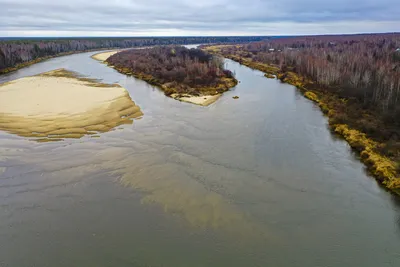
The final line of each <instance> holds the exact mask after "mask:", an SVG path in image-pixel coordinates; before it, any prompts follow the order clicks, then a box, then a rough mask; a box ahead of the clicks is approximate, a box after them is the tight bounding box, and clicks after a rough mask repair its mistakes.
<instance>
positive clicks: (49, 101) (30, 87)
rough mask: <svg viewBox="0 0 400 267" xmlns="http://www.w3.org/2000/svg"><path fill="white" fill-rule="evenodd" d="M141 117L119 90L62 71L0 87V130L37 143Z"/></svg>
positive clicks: (106, 128)
mask: <svg viewBox="0 0 400 267" xmlns="http://www.w3.org/2000/svg"><path fill="white" fill-rule="evenodd" d="M142 115H143V114H142V113H141V111H140V108H139V107H138V106H136V105H135V103H134V102H133V101H132V100H131V98H130V96H129V94H128V92H127V91H126V90H125V89H124V88H122V87H121V86H119V85H117V84H103V83H99V82H97V81H95V80H91V79H87V78H79V77H78V76H77V74H75V73H73V72H69V71H66V70H64V69H59V70H55V71H51V72H46V73H42V74H39V75H36V76H31V77H25V78H21V79H17V80H14V81H11V82H8V83H5V84H0V129H2V130H6V131H8V132H11V133H15V134H18V135H21V136H29V137H40V138H42V139H38V140H40V141H46V140H50V141H51V140H59V139H62V138H68V137H71V138H80V137H82V136H84V135H86V134H95V133H98V132H105V131H109V130H111V129H112V128H114V127H115V126H117V125H120V124H126V123H132V120H131V118H136V117H140V116H142Z"/></svg>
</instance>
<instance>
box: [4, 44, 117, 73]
mask: <svg viewBox="0 0 400 267" xmlns="http://www.w3.org/2000/svg"><path fill="white" fill-rule="evenodd" d="M112 49H116V48H104V49H90V50H84V51H71V52H63V53H60V54H56V55H53V56H46V57H40V58H36V59H34V60H30V61H27V62H24V63H19V64H17V65H16V66H14V67H10V68H5V69H1V70H0V75H4V74H8V73H12V72H15V71H17V70H20V69H23V68H26V67H29V66H31V65H33V64H36V63H40V62H43V61H46V60H49V59H52V58H57V57H63V56H69V55H74V54H82V53H88V52H95V51H106V50H112Z"/></svg>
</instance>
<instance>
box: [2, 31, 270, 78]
mask: <svg viewBox="0 0 400 267" xmlns="http://www.w3.org/2000/svg"><path fill="white" fill-rule="evenodd" d="M262 39H264V37H159V38H156V37H152V38H150V37H149V38H74V39H69V38H57V39H37V38H35V39H20V40H14V39H12V40H3V41H0V73H1V72H2V70H5V69H7V68H12V67H15V66H16V65H18V64H23V63H25V62H29V61H34V60H36V59H39V58H43V57H49V56H50V57H51V56H56V55H59V54H63V53H69V52H79V51H87V50H94V49H105V48H129V47H143V46H154V45H170V44H197V43H240V42H247V41H257V40H262Z"/></svg>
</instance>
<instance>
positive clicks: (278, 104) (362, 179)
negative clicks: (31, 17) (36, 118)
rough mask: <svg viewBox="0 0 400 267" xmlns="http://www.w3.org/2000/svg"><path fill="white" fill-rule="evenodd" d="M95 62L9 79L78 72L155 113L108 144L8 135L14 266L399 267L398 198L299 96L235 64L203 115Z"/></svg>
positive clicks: (0, 136) (0, 137) (2, 150)
mask: <svg viewBox="0 0 400 267" xmlns="http://www.w3.org/2000/svg"><path fill="white" fill-rule="evenodd" d="M92 54H94V52H92V53H84V54H76V55H70V56H65V57H59V58H54V59H51V60H48V61H46V62H42V63H39V64H36V65H33V66H30V67H28V68H25V69H21V70H19V71H17V72H15V73H12V74H8V75H3V76H0V83H3V82H7V81H10V80H14V79H17V78H21V77H25V76H30V75H34V74H38V73H42V72H46V71H50V70H53V69H58V68H66V69H68V70H72V71H76V72H79V73H81V74H83V75H85V76H87V77H90V78H96V79H100V80H101V81H102V82H106V83H114V82H116V83H119V84H120V85H121V86H123V87H125V88H126V89H127V90H128V91H129V94H130V96H131V98H132V99H133V100H134V101H135V103H136V104H137V105H138V106H139V107H140V108H141V110H142V112H143V114H144V115H143V116H142V117H141V118H139V119H135V120H134V121H133V123H132V124H125V125H121V126H118V127H117V128H115V129H114V130H112V131H109V132H106V133H102V134H100V137H98V138H92V137H90V136H85V137H83V138H81V139H66V140H64V141H58V142H50V143H38V142H35V141H33V140H32V139H30V138H24V137H20V136H17V135H13V134H10V133H7V132H2V131H0V266H1V267H47V266H48V267H55V266H57V267H64V266H65V267H71V266H85V267H91V266H93V267H106V266H107V267H108V266H110V267H111V266H112V267H128V266H129V267H131V266H132V267H136V266H137V267H142V266H143V267H144V266H146V267H150V266H151V267H159V266H163V267H180V266H182V267H202V266H204V267H214V266H215V267H225V266H226V267H236V266H243V267H251V266H299V267H300V266H302V267H303V266H332V267H333V266H334V267H336V266H338V267H339V266H340V267H344V266H363V267H365V266H371V267H377V266H379V267H384V266H400V200H399V198H396V197H395V196H392V195H391V194H389V193H388V192H386V191H385V190H383V189H382V188H381V187H380V186H379V185H377V183H376V182H375V180H374V179H373V178H371V177H369V176H368V175H367V174H366V172H365V170H364V167H363V165H362V164H361V163H360V162H359V161H358V160H357V158H356V156H355V155H354V154H353V153H352V152H351V150H350V148H349V146H348V145H347V143H346V142H344V141H342V140H340V139H338V138H336V137H335V136H333V135H332V134H331V133H330V131H329V129H328V127H327V119H326V118H325V117H324V116H323V115H322V113H321V112H320V110H319V108H318V107H317V106H315V105H314V104H313V103H312V102H311V101H309V100H307V99H305V98H304V97H302V96H301V95H300V94H299V93H298V92H297V91H296V89H295V88H294V87H293V86H290V85H287V84H282V83H280V82H279V81H277V80H271V79H267V78H265V77H263V74H262V73H261V72H258V71H254V70H251V69H249V68H247V67H245V66H240V65H239V64H238V63H235V62H233V61H230V60H227V61H226V66H227V68H228V69H230V70H232V71H234V72H235V73H236V77H237V79H238V80H239V81H240V83H239V84H238V86H237V87H236V88H234V89H232V90H231V91H229V92H227V93H225V94H224V95H223V96H222V97H221V98H220V99H219V100H218V101H217V102H216V103H214V104H212V105H211V106H208V107H201V106H196V105H192V104H188V103H181V102H179V101H176V100H173V99H171V98H167V97H165V96H164V94H163V93H162V92H160V90H158V89H157V88H154V87H152V86H150V85H148V84H146V83H145V82H142V81H139V80H136V79H135V78H132V77H127V76H125V75H123V74H120V73H118V72H116V71H115V70H114V69H111V68H109V67H107V66H106V65H104V64H101V63H99V62H98V61H95V60H93V59H91V58H90V55H92ZM235 95H237V96H239V99H237V100H234V99H232V97H233V96H235Z"/></svg>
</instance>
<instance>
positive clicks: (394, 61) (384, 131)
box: [203, 34, 400, 194]
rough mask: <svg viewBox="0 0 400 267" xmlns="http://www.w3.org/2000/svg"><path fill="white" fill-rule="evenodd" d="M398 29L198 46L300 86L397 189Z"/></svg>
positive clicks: (399, 146) (388, 184)
mask: <svg viewBox="0 0 400 267" xmlns="http://www.w3.org/2000/svg"><path fill="white" fill-rule="evenodd" d="M399 47H400V34H371V35H349V36H310V37H292V38H279V39H273V40H266V41H263V42H254V43H249V44H245V45H230V46H223V47H220V46H212V47H203V49H205V50H208V51H210V52H213V53H217V54H220V55H223V56H225V57H227V58H230V59H232V60H235V61H237V62H239V63H242V64H244V65H246V66H249V67H251V68H254V69H258V70H261V71H263V72H266V73H267V75H275V76H276V77H277V78H278V79H280V80H281V81H283V82H286V83H290V84H292V85H294V86H296V87H297V88H299V89H300V90H301V91H302V92H303V94H304V96H305V97H307V98H308V99H310V100H312V101H314V102H316V103H318V105H319V106H320V108H321V110H322V111H323V112H324V113H325V114H326V115H327V116H328V117H329V124H330V126H331V128H332V130H333V131H334V132H335V133H337V134H339V135H341V136H342V137H343V138H344V139H346V140H347V142H348V143H349V144H350V146H351V147H352V148H353V149H354V150H355V151H356V152H357V153H359V155H360V158H361V160H362V161H363V162H364V163H365V164H366V166H367V168H368V170H369V171H370V172H371V173H372V174H373V175H374V176H375V177H376V178H377V179H378V180H379V181H380V182H381V183H382V184H384V185H385V186H386V187H387V188H388V189H390V190H392V191H394V192H397V193H399V194H400V174H399V173H400V171H399V170H400V167H399V165H400V51H399V49H398V48H399Z"/></svg>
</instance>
